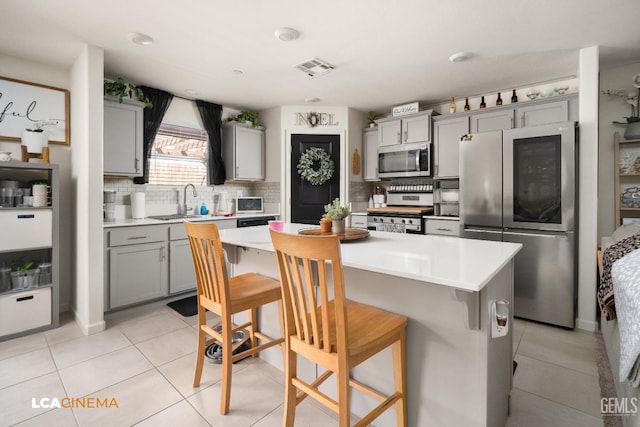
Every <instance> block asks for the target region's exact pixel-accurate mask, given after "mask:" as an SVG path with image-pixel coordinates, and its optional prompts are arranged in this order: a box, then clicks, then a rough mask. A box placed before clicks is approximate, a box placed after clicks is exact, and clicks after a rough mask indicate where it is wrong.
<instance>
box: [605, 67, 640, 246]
mask: <svg viewBox="0 0 640 427" xmlns="http://www.w3.org/2000/svg"><path fill="white" fill-rule="evenodd" d="M638 73H640V62H638V63H635V64H629V65H624V66H620V67H615V68H603V69H602V70H601V71H600V90H606V89H627V90H629V91H631V90H632V89H635V88H634V87H633V83H632V81H631V79H632V78H633V76H634V75H636V74H638ZM630 114H631V106H630V105H629V104H627V103H625V102H624V100H623V99H622V98H620V97H617V96H608V95H600V129H599V140H600V144H599V149H598V160H599V161H598V165H599V168H598V238H601V237H602V236H610V235H611V233H613V230H614V229H615V197H616V195H615V194H614V179H615V174H616V173H617V167H616V166H615V165H614V155H613V133H614V132H616V131H617V132H620V135H623V134H624V126H619V125H614V124H613V123H612V122H613V121H614V120H615V121H622V122H624V121H625V120H624V117H628V116H629V115H630Z"/></svg>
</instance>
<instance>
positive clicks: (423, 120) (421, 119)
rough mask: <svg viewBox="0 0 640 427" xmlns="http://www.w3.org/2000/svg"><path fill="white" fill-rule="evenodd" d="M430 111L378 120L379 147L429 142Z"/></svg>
mask: <svg viewBox="0 0 640 427" xmlns="http://www.w3.org/2000/svg"><path fill="white" fill-rule="evenodd" d="M431 114H432V110H426V111H421V112H419V113H416V114H411V115H406V116H401V117H390V118H386V119H380V120H378V121H377V123H378V141H379V145H380V146H381V147H382V146H385V145H396V144H410V143H414V142H430V141H431Z"/></svg>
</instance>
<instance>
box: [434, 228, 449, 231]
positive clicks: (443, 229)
mask: <svg viewBox="0 0 640 427" xmlns="http://www.w3.org/2000/svg"><path fill="white" fill-rule="evenodd" d="M436 230H438V231H453V230H452V229H451V228H436Z"/></svg>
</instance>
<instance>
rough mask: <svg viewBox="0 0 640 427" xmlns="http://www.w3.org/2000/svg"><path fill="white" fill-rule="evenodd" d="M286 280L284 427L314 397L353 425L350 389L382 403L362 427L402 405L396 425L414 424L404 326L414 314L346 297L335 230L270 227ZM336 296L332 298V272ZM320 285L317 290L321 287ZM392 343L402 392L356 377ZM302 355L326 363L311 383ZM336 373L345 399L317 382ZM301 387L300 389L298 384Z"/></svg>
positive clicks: (395, 374) (395, 373) (342, 423)
mask: <svg viewBox="0 0 640 427" xmlns="http://www.w3.org/2000/svg"><path fill="white" fill-rule="evenodd" d="M269 231H270V233H271V240H272V241H273V246H274V249H275V251H276V261H277V263H278V271H279V272H280V283H281V286H282V295H283V305H284V318H285V320H284V325H285V380H286V384H285V408H284V410H285V414H284V417H285V418H284V423H283V425H284V426H285V427H290V426H293V423H294V418H295V411H296V405H297V404H299V403H300V402H301V401H302V400H303V399H304V398H305V397H306V396H307V395H309V396H311V397H313V398H314V399H316V400H318V401H319V402H320V403H322V404H324V405H325V406H327V407H329V408H330V409H332V410H333V411H335V412H337V413H338V417H339V420H340V426H341V427H347V426H349V425H350V424H349V418H350V414H351V411H350V405H349V387H352V388H354V389H355V390H358V391H360V392H363V393H365V394H367V395H368V396H371V397H374V398H375V399H377V400H378V401H380V402H381V403H380V404H379V405H378V406H376V407H375V408H374V409H373V410H372V411H371V412H370V413H369V414H367V415H365V416H364V417H363V418H362V419H361V420H360V421H358V423H356V424H355V425H356V426H366V425H369V424H370V423H371V422H372V421H373V420H374V419H376V418H377V417H378V416H379V415H380V414H382V413H383V412H384V411H386V410H387V409H388V408H390V407H392V406H393V407H395V410H396V416H397V425H398V426H406V425H407V399H406V396H407V388H406V363H405V347H406V344H405V329H406V326H407V318H406V317H405V316H401V315H398V314H394V313H390V312H388V311H384V310H381V309H379V308H376V307H372V306H369V305H365V304H360V303H357V302H354V301H349V300H347V299H346V297H345V288H344V276H343V270H342V260H341V257H340V243H339V241H338V238H337V237H336V236H300V235H292V234H285V233H280V232H277V231H274V230H269ZM330 277H332V278H333V279H332V282H333V295H334V297H333V299H329V295H330V293H331V292H330V291H331V289H330V288H329V283H328V282H329V280H330V279H329V278H330ZM316 286H317V289H316V288H315V287H316ZM389 346H391V347H392V354H393V378H394V385H395V392H394V393H393V394H391V395H390V396H383V395H381V394H380V393H378V392H376V391H375V390H373V389H371V388H370V387H368V386H366V385H364V384H362V383H360V382H357V381H355V380H354V379H352V378H351V377H350V371H351V369H352V368H354V367H356V366H358V365H359V364H360V363H362V362H364V361H365V360H367V359H369V358H370V357H371V356H373V355H375V354H376V353H378V352H380V351H381V350H383V349H385V348H387V347H389ZM297 355H300V356H302V357H305V358H307V359H309V360H311V361H313V362H315V363H316V364H318V365H320V366H323V367H324V368H326V371H325V372H324V373H323V374H322V375H320V376H319V377H318V378H317V379H316V380H315V381H313V382H312V383H306V382H304V381H302V380H301V379H300V378H298V377H297V373H296V370H297ZM334 373H335V374H336V377H337V385H338V390H337V396H338V400H337V401H335V400H334V399H332V398H330V397H329V396H327V395H326V394H324V393H322V392H321V391H320V390H319V389H318V387H319V386H320V384H322V383H323V382H324V381H325V380H326V379H327V378H329V377H330V376H331V375H332V374H334ZM298 389H299V390H301V392H300V393H297V390H298Z"/></svg>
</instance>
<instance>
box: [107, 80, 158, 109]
mask: <svg viewBox="0 0 640 427" xmlns="http://www.w3.org/2000/svg"><path fill="white" fill-rule="evenodd" d="M103 86H104V94H105V95H111V96H115V97H117V98H118V102H120V103H121V104H122V100H123V99H124V98H130V99H136V100H138V101H140V102H144V104H145V105H146V107H147V108H153V104H152V103H151V100H150V99H149V98H148V97H147V96H146V95H145V94H144V92H143V91H142V89H140V88H139V87H137V86H136V85H134V84H131V83H127V82H125V81H124V80H123V79H122V77H118V78H117V79H116V80H115V81H109V80H105V81H104V84H103Z"/></svg>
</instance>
